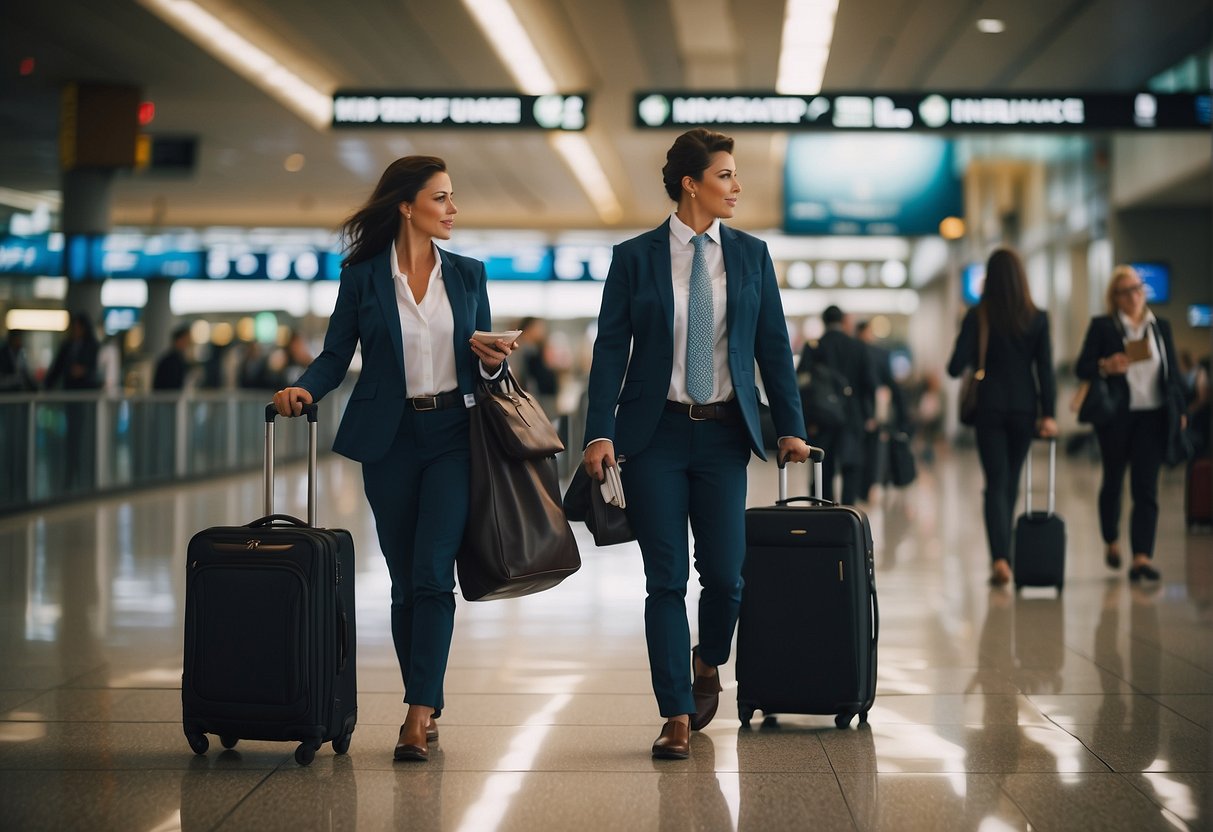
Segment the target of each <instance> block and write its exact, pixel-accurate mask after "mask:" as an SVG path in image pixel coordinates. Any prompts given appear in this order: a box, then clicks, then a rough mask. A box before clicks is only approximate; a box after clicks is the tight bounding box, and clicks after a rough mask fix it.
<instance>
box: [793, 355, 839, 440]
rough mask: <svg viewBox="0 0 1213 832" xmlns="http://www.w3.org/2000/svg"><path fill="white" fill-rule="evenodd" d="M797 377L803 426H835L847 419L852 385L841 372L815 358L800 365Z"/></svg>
mask: <svg viewBox="0 0 1213 832" xmlns="http://www.w3.org/2000/svg"><path fill="white" fill-rule="evenodd" d="M797 377H798V380H799V382H800V406H801V408H803V410H804V423H805V426H806V427H808V426H813V427H816V428H817V429H819V430H834V429H835V428H840V427H842V426H843V425H845V424H846V423H847V418H848V410H849V407H848V404H847V399H848V398H849V397H850V395H851V385H850V384H849V383H848V382H847V380H846V378H844V377H843V375H842V373H840V372H838V371H837V370H833V369H830V367H828V366H826V365H825V364H822V363H820V362H816V361H815V362H813V363H812V364H811V365H810V366H809V367H808V368H807V369H805V368H804V367H802V368H801V369H800V372H799V374H798V376H797Z"/></svg>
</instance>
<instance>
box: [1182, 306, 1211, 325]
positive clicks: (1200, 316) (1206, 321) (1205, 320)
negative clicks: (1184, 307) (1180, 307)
mask: <svg viewBox="0 0 1213 832" xmlns="http://www.w3.org/2000/svg"><path fill="white" fill-rule="evenodd" d="M1188 326H1190V327H1192V328H1193V329H1208V328H1209V327H1213V304H1209V303H1193V304H1191V305H1189V306H1188Z"/></svg>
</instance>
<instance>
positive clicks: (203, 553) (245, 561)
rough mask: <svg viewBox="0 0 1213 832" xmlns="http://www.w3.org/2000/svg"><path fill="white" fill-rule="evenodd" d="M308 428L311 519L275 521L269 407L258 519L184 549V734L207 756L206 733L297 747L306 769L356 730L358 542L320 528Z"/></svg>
mask: <svg viewBox="0 0 1213 832" xmlns="http://www.w3.org/2000/svg"><path fill="white" fill-rule="evenodd" d="M305 412H306V413H307V419H308V423H309V424H308V433H309V447H308V522H307V523H304V522H303V521H302V520H298V519H296V518H294V517H290V516H288V515H285V514H274V507H273V502H274V418H275V416H276V414H277V411H276V410H275V408H274V406H273V405H269V406H267V407H266V410H265V512H266V515H265V516H264V517H262V518H261V519H259V520H254V521H253V522H251V523H249V524H248V525H245V526H216V527H213V528H210V529H206V530H205V531H201V532H198V533H197V534H196V535H194V537H193V539H191V540H190V543H189V549H188V557H187V563H186V577H185V665H184V669H183V673H182V677H181V706H182V726H183V727H184V729H185V736H186V738H187V739H188V740H189V744H190V747H191V748H192V749H193V750H194V753H196V754H205V753H206V750H207V748H208V747H209V745H210V743H209V742H208V740H207V738H206V735H207V734H217V735H218V736H219V737H220V740H221V742H222V743H223V746H224V748H231V747H232V746H234V745H235V744H236V742H237V741H238V740H241V739H249V740H281V741H294V742H298V743H299V747H298V748H296V749H295V760H296V762H298V763H299V764H300V765H307V764H309V763H311V762H312V760H313V759H314V758H315V756H316V751H317V750H318V749H319V748H320V746H321V745H322V744H323V743H325V742H330V741H331V742H332V743H333V750H334V751H335V752H336V753H338V754H344V753H345V752H346V751H347V750H348V749H349V746H350V736H351V734H352V733H353V731H354V724H355V723H356V722H357V716H358V710H357V702H356V698H357V691H356V688H355V681H354V644H355V630H354V542H353V539H352V538H351V537H350V533H349V532H347V531H344V530H341V529H318V528H316V527H315V526H316V414H317V408H316V406H315V405H309V406H308V407H306V408H305Z"/></svg>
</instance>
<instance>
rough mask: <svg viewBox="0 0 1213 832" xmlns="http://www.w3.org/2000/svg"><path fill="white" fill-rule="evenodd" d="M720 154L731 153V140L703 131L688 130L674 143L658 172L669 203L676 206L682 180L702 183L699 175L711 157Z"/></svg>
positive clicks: (709, 162) (702, 129)
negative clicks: (671, 202) (689, 178)
mask: <svg viewBox="0 0 1213 832" xmlns="http://www.w3.org/2000/svg"><path fill="white" fill-rule="evenodd" d="M721 150H723V151H725V152H726V153H732V152H733V140H732V139H731V138H730V137H728V136H726V135H725V134H723V133H717V132H714V131H712V130H708V129H706V128H703V127H696V128H694V129H693V130H688V131H686V132H685V133H683V134H682V135H681V136H679V137H678V138H676V139H674V144H672V145H670V149H669V150H668V151H666V154H665V167H663V168H662V169H661V180H662V182H663V183H664V184H665V192H666V194H667V195H668V196H669V197H670V199H672V200H674V201H675V202H677V201H678V200H679V199H680V198H681V197H682V178H683V177H684V176H689V177H691V178H692V179H694V180H695V181H696V182H702V181H703V172H704V171H705V170H707V169H708V166H709V165H711V164H712V154H713V153H717V152H719V151H721Z"/></svg>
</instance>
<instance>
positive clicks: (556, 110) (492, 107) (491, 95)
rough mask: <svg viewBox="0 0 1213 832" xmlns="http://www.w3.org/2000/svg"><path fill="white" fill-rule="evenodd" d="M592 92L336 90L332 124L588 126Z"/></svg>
mask: <svg viewBox="0 0 1213 832" xmlns="http://www.w3.org/2000/svg"><path fill="white" fill-rule="evenodd" d="M588 109H589V96H588V95H585V94H584V93H582V94H577V95H518V94H516V93H511V92H484V93H478V92H418V91H415V90H412V91H408V92H384V91H382V90H380V91H373V92H368V91H357V90H355V91H349V90H338V91H337V92H335V93H333V127H395V128H401V127H409V128H440V129H445V130H452V129H463V128H468V127H490V128H498V129H509V128H521V129H527V130H566V131H567V130H584V129H585V121H586V112H587V110H588Z"/></svg>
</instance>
